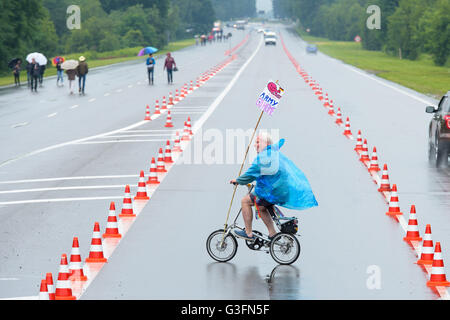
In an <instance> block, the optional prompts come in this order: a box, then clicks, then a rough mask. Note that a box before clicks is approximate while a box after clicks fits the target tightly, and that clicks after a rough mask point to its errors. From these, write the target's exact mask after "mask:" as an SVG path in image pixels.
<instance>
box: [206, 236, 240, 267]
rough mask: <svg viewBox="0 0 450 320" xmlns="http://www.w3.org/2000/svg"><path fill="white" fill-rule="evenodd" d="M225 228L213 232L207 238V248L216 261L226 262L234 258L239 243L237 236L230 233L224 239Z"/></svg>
mask: <svg viewBox="0 0 450 320" xmlns="http://www.w3.org/2000/svg"><path fill="white" fill-rule="evenodd" d="M222 238H223V229H222V230H220V229H219V230H216V231H214V232H212V233H211V234H210V235H209V237H208V239H207V240H206V250H207V251H208V254H209V255H210V256H211V258H213V259H214V260H216V261H219V262H226V261H230V260H231V259H233V258H234V256H235V255H236V252H237V248H238V243H237V240H236V238H235V237H234V236H233V235H232V234H231V233H229V234H228V235H226V236H225V238H224V239H223V242H222Z"/></svg>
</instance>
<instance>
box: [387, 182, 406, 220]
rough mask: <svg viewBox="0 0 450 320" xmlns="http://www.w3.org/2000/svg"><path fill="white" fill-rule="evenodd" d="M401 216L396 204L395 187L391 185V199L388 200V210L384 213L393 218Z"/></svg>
mask: <svg viewBox="0 0 450 320" xmlns="http://www.w3.org/2000/svg"><path fill="white" fill-rule="evenodd" d="M402 214H403V213H402V212H401V211H400V206H399V204H398V195H397V185H395V184H393V185H392V191H391V198H390V200H389V210H388V212H386V215H388V216H391V217H395V216H399V215H402Z"/></svg>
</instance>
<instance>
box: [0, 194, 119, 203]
mask: <svg viewBox="0 0 450 320" xmlns="http://www.w3.org/2000/svg"><path fill="white" fill-rule="evenodd" d="M111 199H123V194H122V195H118V196H108V197H79V198H58V199H34V200H19V201H5V202H0V205H14V204H30V203H47V202H70V201H89V200H111Z"/></svg>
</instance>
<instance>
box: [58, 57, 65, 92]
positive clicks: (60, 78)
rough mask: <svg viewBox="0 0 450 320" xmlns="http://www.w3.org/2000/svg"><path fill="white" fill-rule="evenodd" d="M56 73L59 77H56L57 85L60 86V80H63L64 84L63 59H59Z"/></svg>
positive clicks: (62, 83) (62, 84)
mask: <svg viewBox="0 0 450 320" xmlns="http://www.w3.org/2000/svg"><path fill="white" fill-rule="evenodd" d="M56 74H57V76H58V78H57V79H56V85H57V86H58V87H59V86H60V85H59V81H60V80H61V86H64V76H63V75H64V71H63V69H62V68H61V61H59V60H58V63H57V64H56Z"/></svg>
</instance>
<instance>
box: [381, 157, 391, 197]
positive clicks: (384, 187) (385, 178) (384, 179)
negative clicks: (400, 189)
mask: <svg viewBox="0 0 450 320" xmlns="http://www.w3.org/2000/svg"><path fill="white" fill-rule="evenodd" d="M391 190H392V189H391V184H390V182H389V174H388V168H387V164H384V166H383V174H382V176H381V183H380V187H379V188H378V191H379V192H391Z"/></svg>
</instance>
